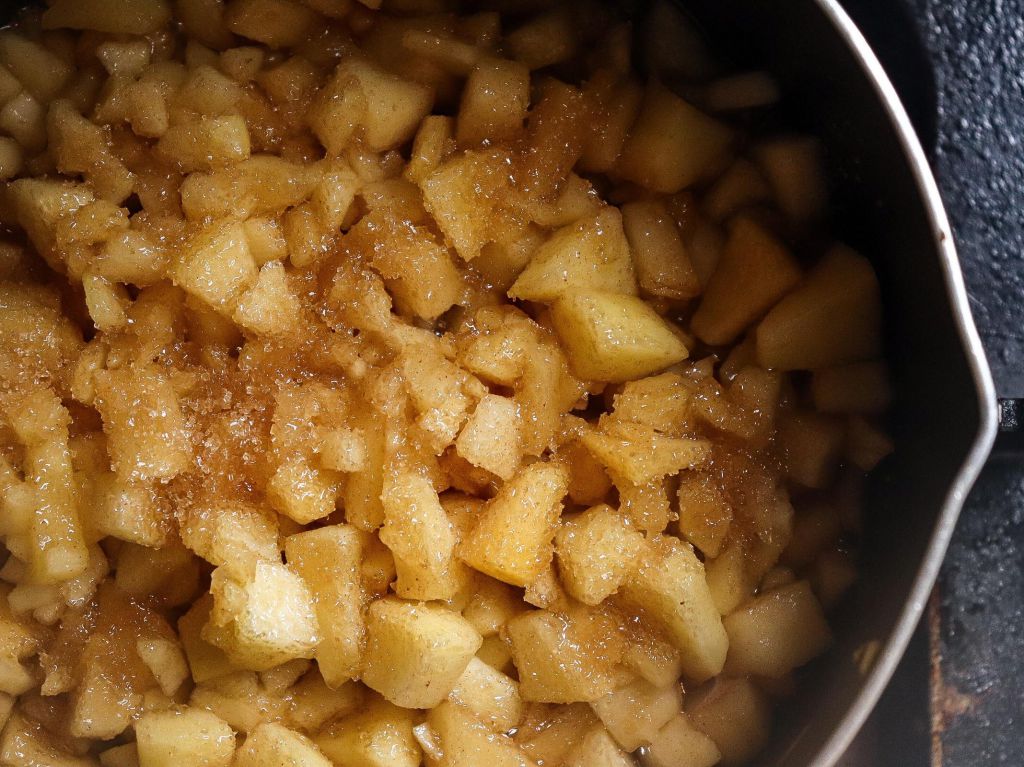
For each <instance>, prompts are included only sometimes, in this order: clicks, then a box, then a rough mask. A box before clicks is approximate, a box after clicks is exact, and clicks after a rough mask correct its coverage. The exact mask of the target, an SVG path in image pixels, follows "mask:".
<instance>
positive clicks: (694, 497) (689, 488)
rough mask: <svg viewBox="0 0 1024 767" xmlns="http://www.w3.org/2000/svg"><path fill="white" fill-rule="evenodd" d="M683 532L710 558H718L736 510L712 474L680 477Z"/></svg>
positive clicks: (680, 525) (690, 474) (681, 526)
mask: <svg viewBox="0 0 1024 767" xmlns="http://www.w3.org/2000/svg"><path fill="white" fill-rule="evenodd" d="M678 497H679V532H680V533H682V534H683V537H684V538H686V540H688V541H689V542H690V543H692V544H693V545H694V546H696V547H697V548H698V549H700V550H701V553H703V554H704V555H705V556H706V557H711V558H714V557H717V556H718V554H719V552H720V551H721V550H722V546H723V544H724V543H725V537H726V535H728V533H729V526H730V523H731V522H732V517H733V509H732V506H731V505H730V504H729V503H728V501H726V499H725V497H724V496H723V495H722V491H721V490H720V489H719V487H718V485H716V484H715V482H714V480H713V479H712V477H711V476H710V475H709V474H704V473H701V472H687V473H685V474H681V475H680V477H679V491H678Z"/></svg>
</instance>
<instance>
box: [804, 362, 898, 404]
mask: <svg viewBox="0 0 1024 767" xmlns="http://www.w3.org/2000/svg"><path fill="white" fill-rule="evenodd" d="M811 397H812V398H813V399H814V407H815V408H816V409H817V410H819V411H820V412H822V413H857V414H861V415H877V414H879V413H882V412H884V411H885V410H887V409H888V407H889V405H890V403H891V402H892V387H891V386H890V384H889V371H888V370H887V368H886V366H885V363H884V362H880V361H871V362H854V363H853V364H850V365H840V366H838V367H834V368H823V369H821V370H815V371H814V374H813V375H812V376H811Z"/></svg>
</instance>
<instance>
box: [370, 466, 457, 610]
mask: <svg viewBox="0 0 1024 767" xmlns="http://www.w3.org/2000/svg"><path fill="white" fill-rule="evenodd" d="M381 501H382V502H383V504H384V526H383V527H382V528H381V529H380V540H381V542H382V543H384V545H385V546H387V547H388V548H389V549H391V553H392V554H394V556H395V569H396V571H397V572H398V581H397V583H396V584H395V593H396V594H398V595H399V596H400V597H405V598H406V599H421V600H432V599H437V600H444V599H451V598H452V597H454V596H455V594H456V592H457V591H458V589H459V586H460V585H461V583H462V581H463V580H464V578H465V574H464V569H465V566H464V565H463V564H462V563H461V562H459V561H458V560H457V559H455V556H454V554H455V546H456V544H457V543H458V534H457V531H456V529H455V526H454V525H453V524H452V522H451V520H450V519H449V518H448V515H447V514H446V513H445V510H444V507H442V506H441V501H440V500H439V499H438V497H437V491H436V490H434V487H433V484H432V483H431V481H430V479H429V478H427V477H426V476H423V475H422V474H419V473H417V472H411V471H407V472H402V473H399V474H397V476H395V477H394V478H388V479H386V480H385V482H384V491H383V493H382V494H381Z"/></svg>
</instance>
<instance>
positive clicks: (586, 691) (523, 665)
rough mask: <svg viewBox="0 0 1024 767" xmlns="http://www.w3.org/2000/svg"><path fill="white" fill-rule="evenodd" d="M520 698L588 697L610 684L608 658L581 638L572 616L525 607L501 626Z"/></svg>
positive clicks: (561, 700) (566, 699) (554, 700)
mask: <svg viewBox="0 0 1024 767" xmlns="http://www.w3.org/2000/svg"><path fill="white" fill-rule="evenodd" d="M505 631H506V633H507V635H508V638H509V641H510V642H511V643H512V659H513V661H514V662H515V664H516V670H517V671H518V673H519V689H520V693H521V694H522V696H523V699H524V700H528V701H540V702H545V703H575V702H584V703H586V702H590V701H593V700H597V699H598V698H600V697H601V696H603V695H605V694H607V693H608V692H610V691H611V689H612V687H613V685H614V678H613V676H612V665H611V660H610V659H609V658H608V657H607V653H606V651H605V648H603V647H602V646H601V645H600V644H599V643H593V642H588V641H587V634H586V632H584V631H581V630H580V628H579V627H578V626H577V625H576V621H575V620H573V619H571V618H569V617H567V616H564V615H559V614H557V613H553V612H549V611H547V610H531V611H530V612H527V613H523V614H522V615H519V616H517V617H515V618H513V619H512V620H510V621H509V622H508V624H507V625H506V627H505Z"/></svg>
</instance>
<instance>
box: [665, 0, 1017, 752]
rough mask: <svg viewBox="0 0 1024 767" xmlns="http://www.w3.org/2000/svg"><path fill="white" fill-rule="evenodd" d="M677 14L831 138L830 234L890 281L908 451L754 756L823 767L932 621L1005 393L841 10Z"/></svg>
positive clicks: (762, 8) (936, 210)
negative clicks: (941, 575)
mask: <svg viewBox="0 0 1024 767" xmlns="http://www.w3.org/2000/svg"><path fill="white" fill-rule="evenodd" d="M680 5H681V7H685V9H686V12H687V13H689V14H691V16H692V18H693V19H694V20H695V21H696V22H697V24H698V25H699V26H700V27H702V28H703V30H704V31H705V33H706V35H707V37H708V39H709V40H710V41H711V43H712V45H713V46H715V47H717V48H719V49H722V50H725V51H726V52H728V53H729V54H730V55H731V56H733V57H734V59H735V60H736V61H737V63H739V64H741V65H743V66H749V67H757V68H765V69H768V70H769V71H771V72H773V73H774V74H775V75H776V76H777V77H778V78H779V79H780V81H781V83H782V85H783V88H782V91H783V93H784V94H786V105H785V108H786V111H787V115H786V116H787V119H788V120H791V121H792V122H793V123H794V124H795V125H797V126H799V127H800V128H803V129H806V130H807V131H808V132H810V133H813V134H816V135H818V136H820V137H821V138H822V139H823V141H824V145H825V147H826V152H827V157H828V163H829V166H830V174H831V178H832V179H833V181H834V188H833V193H834V198H833V203H834V204H833V216H834V221H833V225H834V227H835V230H836V231H837V232H838V233H839V236H840V238H841V239H844V240H846V241H848V242H850V243H852V244H854V245H855V246H856V247H858V248H859V249H860V250H861V251H862V252H864V253H867V254H870V255H871V257H872V259H873V261H874V263H875V268H876V270H877V272H878V274H879V277H880V280H881V283H882V287H883V293H884V306H885V328H886V350H887V355H886V356H887V358H888V361H889V364H890V365H891V368H892V375H893V380H894V384H895V391H896V397H895V400H894V406H893V411H892V424H891V426H892V430H893V434H894V435H895V441H896V444H897V450H896V452H895V454H894V455H893V456H892V457H891V458H890V459H888V460H887V461H886V462H885V463H884V465H883V466H881V467H879V471H877V472H876V473H875V474H874V475H873V476H872V477H871V480H870V483H869V486H868V489H867V493H866V496H865V499H864V503H865V522H864V547H863V562H862V577H861V579H860V580H859V582H858V584H857V586H856V587H855V589H854V590H853V592H852V593H851V595H850V596H849V597H848V598H847V599H846V600H845V602H844V604H843V606H842V607H841V608H840V610H839V612H838V614H837V615H836V616H835V617H834V621H835V623H834V627H835V635H836V646H835V647H834V648H833V650H832V651H831V652H830V653H829V654H828V655H827V656H826V657H824V658H823V659H821V660H820V661H819V662H818V663H817V664H816V665H813V666H812V667H810V668H809V669H808V670H807V678H806V680H805V686H804V688H803V689H802V691H801V694H800V695H799V696H798V697H797V699H796V700H795V701H794V702H793V704H792V707H791V708H790V709H789V710H788V712H787V713H786V714H785V719H784V721H782V722H780V723H779V726H778V728H777V731H776V734H775V738H774V741H773V743H772V745H771V747H770V748H769V749H768V750H767V751H766V752H765V753H764V755H763V756H762V757H761V760H760V762H759V763H760V764H763V765H765V767H768V766H769V765H772V766H774V765H779V767H782V766H783V765H785V767H794V766H795V765H809V766H810V767H828V766H829V765H832V764H834V763H835V762H836V761H837V760H838V759H839V758H840V757H841V756H842V754H843V753H844V751H845V749H846V747H847V746H848V745H849V744H850V742H851V741H852V739H853V737H854V736H855V735H856V733H857V731H858V729H859V728H860V726H861V725H862V724H863V722H864V720H865V718H866V717H867V716H868V714H869V713H870V711H871V709H872V707H873V706H874V704H875V702H876V701H877V699H878V697H879V695H880V694H881V692H882V690H883V689H884V688H885V686H886V684H887V682H888V681H889V679H890V677H891V675H892V673H893V671H894V669H895V667H896V665H897V663H898V661H899V660H900V657H901V655H902V654H903V651H904V649H905V648H906V646H907V643H908V641H909V639H910V637H911V634H912V633H913V630H914V627H915V626H916V624H917V622H918V620H919V618H920V617H921V614H922V611H923V609H924V606H925V603H926V601H927V598H928V595H929V592H930V591H931V588H932V585H933V583H934V581H935V577H936V575H937V573H938V571H939V567H940V565H941V563H942V559H943V555H944V553H945V551H946V547H947V544H948V543H949V540H950V536H951V535H952V533H953V528H954V524H955V522H956V519H957V515H958V513H959V511H960V507H961V505H962V503H963V501H964V499H965V497H966V495H967V492H968V491H969V490H970V488H971V486H972V484H973V482H974V480H975V478H976V477H977V475H978V472H979V470H980V469H981V467H982V465H983V464H984V462H985V460H986V458H987V456H988V454H989V451H990V449H991V447H992V444H993V440H994V438H995V433H996V429H997V414H996V398H995V393H994V389H993V384H992V380H991V377H990V374H989V370H988V366H987V364H986V362H985V357H984V352H983V350H982V347H981V344H980V341H979V339H978V335H977V332H976V330H975V327H974V323H973V320H972V319H971V315H970V311H969V308H968V303H967V294H966V291H965V289H964V283H963V278H962V275H961V272H960V265H959V262H958V260H957V255H956V250H955V245H954V241H953V235H952V232H951V230H950V225H949V221H948V220H947V218H946V213H945V211H944V210H943V205H942V200H941V199H940V197H939V192H938V189H937V187H936V183H935V180H934V178H933V176H932V173H931V169H930V168H929V165H928V161H927V159H926V156H925V153H924V151H923V150H922V147H921V144H920V142H919V140H918V138H917V136H916V135H915V133H914V128H913V127H912V125H911V121H910V119H909V118H908V116H907V112H906V111H905V109H904V107H903V105H902V104H901V102H900V99H899V97H898V96H897V94H896V91H895V90H894V88H893V86H892V84H891V82H890V79H889V77H888V76H887V74H886V72H885V71H884V70H883V68H882V65H881V64H880V63H879V61H878V59H877V58H876V56H875V54H874V53H873V52H872V50H871V48H870V46H869V45H868V43H867V41H866V40H865V38H864V37H863V36H862V34H861V33H860V31H858V29H857V27H856V26H855V25H854V23H853V22H852V21H851V19H850V17H849V16H848V15H847V14H846V13H845V12H844V10H843V8H842V7H841V6H840V4H839V3H838V2H835V1H834V0H775V1H774V2H771V3H765V2H760V1H759V0H714V1H713V2H712V1H711V0H707V1H705V0H687V1H686V2H684V3H680ZM876 651H877V654H875V653H876ZM892 748H893V749H896V750H897V751H898V744H892Z"/></svg>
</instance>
